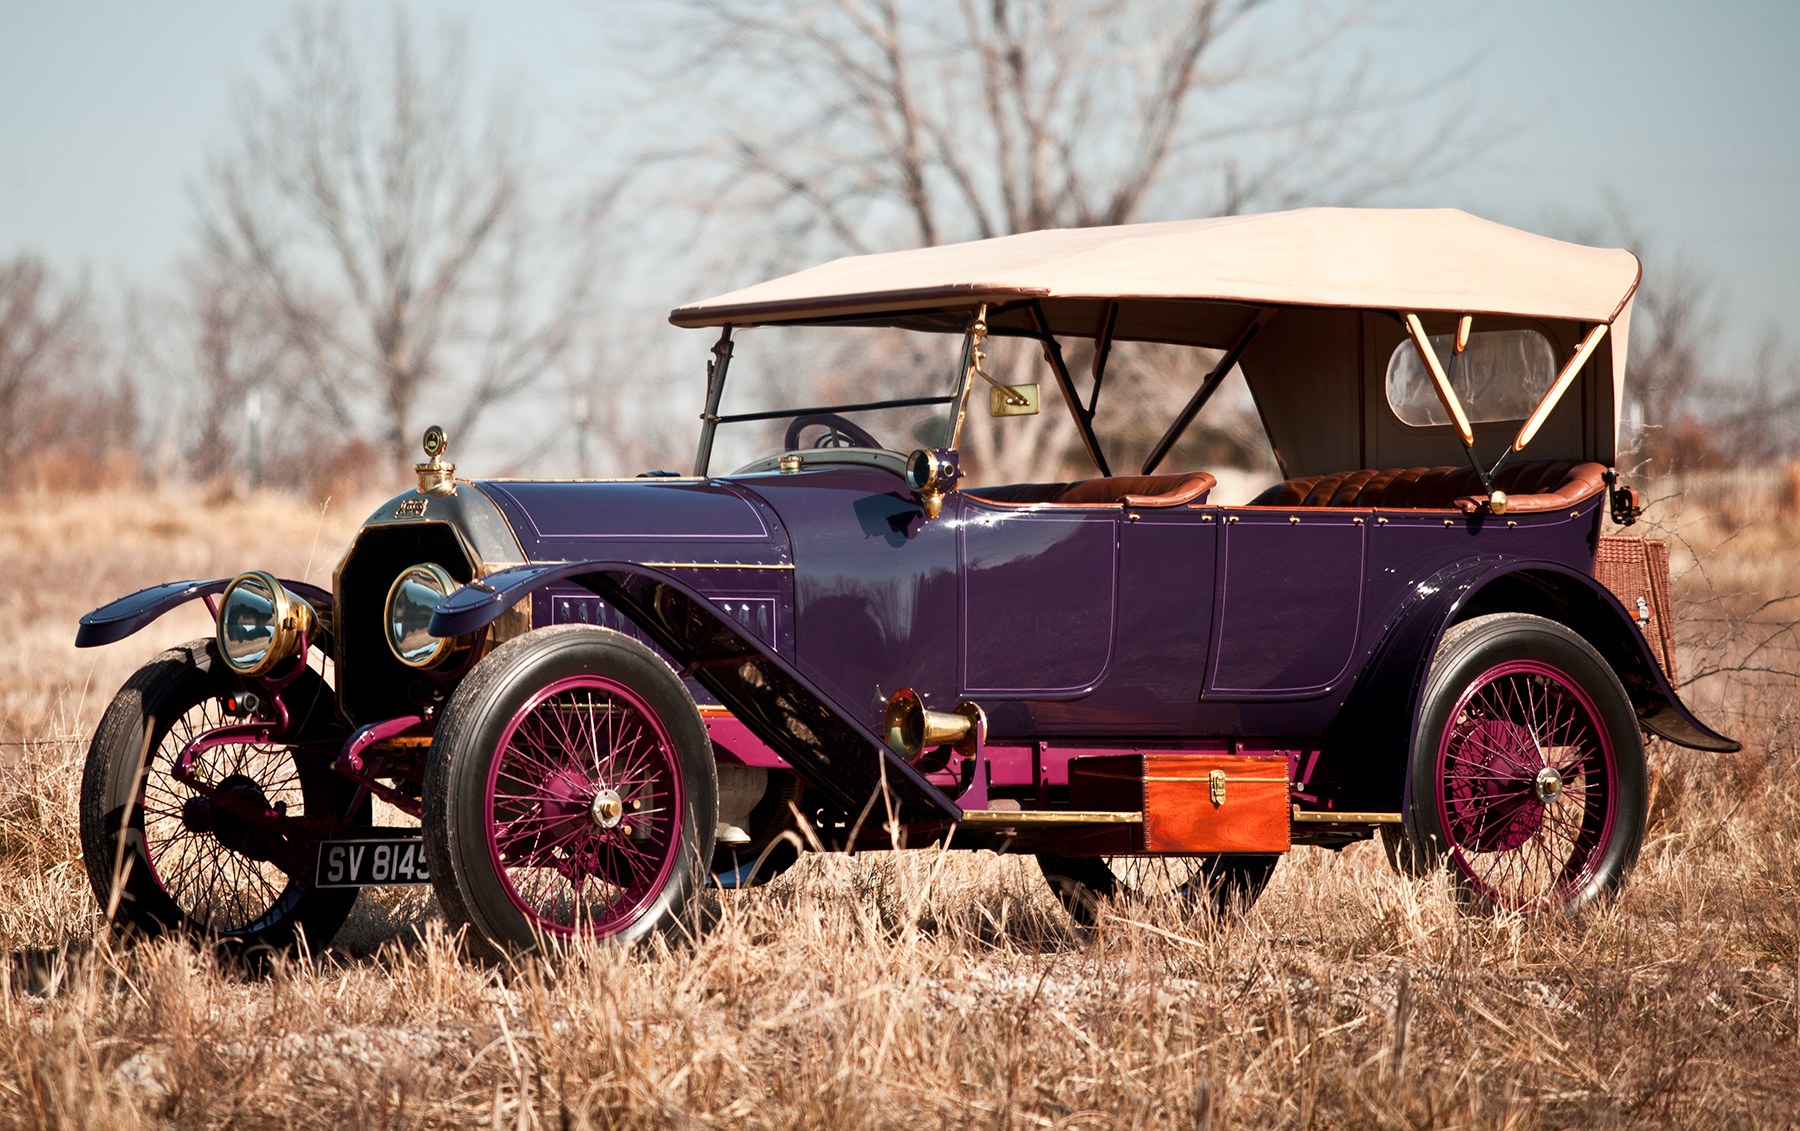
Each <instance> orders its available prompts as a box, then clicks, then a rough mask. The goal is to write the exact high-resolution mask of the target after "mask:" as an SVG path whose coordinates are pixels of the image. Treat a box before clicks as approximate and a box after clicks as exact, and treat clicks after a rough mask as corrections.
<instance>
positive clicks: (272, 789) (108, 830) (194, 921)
mask: <svg viewBox="0 0 1800 1131" xmlns="http://www.w3.org/2000/svg"><path fill="white" fill-rule="evenodd" d="M244 689H245V683H244V681H242V680H241V679H239V678H238V677H237V676H236V675H234V674H233V673H231V672H230V670H229V669H227V668H226V667H225V665H223V664H222V663H218V662H217V659H216V657H215V656H214V655H213V651H212V645H211V643H210V642H209V641H195V642H193V643H191V644H188V645H185V646H183V647H181V648H176V649H173V650H171V651H169V652H165V653H164V654H163V655H162V656H160V657H158V658H157V659H156V660H155V661H154V662H152V663H150V664H148V665H146V666H145V667H143V668H142V669H140V670H139V671H138V672H137V673H136V674H135V675H134V676H132V678H131V679H130V680H129V681H128V682H127V683H126V684H125V686H124V687H123V688H122V689H120V691H119V694H118V695H117V696H116V697H115V698H114V699H113V702H112V705H111V706H110V707H108V709H107V712H106V715H105V717H104V718H103V719H102V720H101V723H100V727H99V729H98V730H97V731H96V732H95V735H94V740H93V742H92V744H91V745H90V746H89V748H88V759H87V766H86V769H85V771H84V773H83V776H82V806H81V837H82V852H83V856H84V857H85V858H86V862H87V868H88V878H89V880H90V881H91V883H92V885H93V888H94V895H95V898H96V899H97V900H98V901H99V903H100V906H101V907H102V908H103V909H106V908H111V909H112V910H113V922H114V924H115V925H117V926H129V927H134V928H136V929H138V930H140V931H142V932H143V933H145V934H150V935H155V934H160V933H162V932H164V931H169V930H180V931H186V932H190V933H193V934H196V935H201V936H205V937H209V938H213V939H216V940H217V941H218V942H219V943H220V944H221V945H222V946H224V947H226V948H227V949H228V950H232V951H235V952H239V953H246V954H248V953H251V952H254V951H258V950H271V949H274V950H279V949H287V948H290V947H292V946H294V945H295V944H296V943H297V942H298V941H299V939H300V937H301V936H302V935H304V936H305V938H306V940H307V942H308V943H310V944H311V945H313V946H319V947H322V946H324V945H326V944H327V943H328V942H330V940H331V937H332V936H333V935H335V934H336V933H337V930H338V928H339V927H340V926H342V925H343V922H344V920H345V918H347V917H348V915H349V913H350V909H351V906H352V905H353V904H354V903H355V901H356V896H357V892H356V889H354V888H350V889H319V888H315V887H314V886H313V872H312V869H313V866H314V863H315V861H316V857H317V846H318V842H319V841H320V840H321V839H323V838H324V833H323V832H321V831H320V830H318V829H313V830H310V831H297V830H296V829H295V828H294V827H293V826H292V825H284V824H282V823H280V822H279V821H271V820H268V819H267V818H266V816H265V815H266V814H270V813H273V814H276V815H278V816H279V817H280V818H302V817H315V818H318V817H340V818H343V820H344V827H345V828H348V827H350V826H351V825H366V824H367V823H368V807H367V805H364V806H362V809H361V811H360V812H359V813H356V814H350V813H349V809H350V806H351V804H352V802H353V801H354V800H355V787H354V786H353V785H351V783H350V782H348V781H346V780H345V779H343V778H342V777H340V776H338V775H337V774H335V773H333V772H331V770H330V768H329V762H330V759H331V757H332V755H333V754H334V753H335V752H336V750H337V747H338V745H339V744H340V743H341V742H342V739H343V733H342V728H341V727H339V726H337V725H336V724H335V723H334V722H333V721H332V711H331V701H330V691H329V689H328V688H327V687H326V686H325V683H324V681H323V680H321V679H320V678H319V677H318V676H317V675H315V674H313V673H311V672H307V673H305V674H303V675H302V676H301V677H300V678H299V679H297V680H296V681H295V682H294V683H293V684H291V685H289V687H288V688H287V689H286V691H285V692H284V695H283V697H284V700H285V701H286V702H287V704H288V706H289V710H290V714H291V717H292V719H293V733H294V741H293V742H292V743H285V744H284V743H233V744H228V745H223V746H216V747H212V748H210V749H208V750H206V751H203V752H202V753H201V754H200V756H199V757H198V758H197V759H196V761H195V764H194V775H193V776H194V777H195V778H196V779H197V780H198V781H199V782H201V783H204V784H205V785H207V786H210V787H211V790H210V791H208V790H202V789H198V788H195V787H194V786H192V785H189V784H186V783H184V782H181V781H178V780H177V779H176V778H175V777H174V775H173V773H172V770H173V768H174V764H175V759H176V757H177V755H178V754H179V753H180V752H181V750H182V748H183V747H185V746H186V745H187V744H188V743H189V742H190V741H191V740H193V739H194V738H195V737H197V736H199V735H201V734H203V733H205V732H207V731H209V730H213V729H215V728H218V727H222V726H227V725H231V724H234V723H240V722H243V721H245V720H243V719H241V718H234V717H231V716H228V715H227V714H226V713H225V710H224V707H223V705H222V703H221V699H222V698H223V697H224V696H226V695H229V694H232V693H233V692H241V691H243V690H244ZM140 757H141V758H142V765H141V766H140V764H139V760H140ZM115 893H116V894H115Z"/></svg>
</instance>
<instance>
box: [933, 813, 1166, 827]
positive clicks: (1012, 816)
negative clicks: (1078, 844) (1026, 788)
mask: <svg viewBox="0 0 1800 1131" xmlns="http://www.w3.org/2000/svg"><path fill="white" fill-rule="evenodd" d="M962 823H963V824H965V825H996V826H1004V827H1007V828H1012V827H1014V826H1017V825H1141V824H1143V823H1144V815H1143V814H1142V813H1128V812H1120V811H1118V810H1114V809H1099V810H1088V811H1082V810H1079V809H965V810H963V815H962Z"/></svg>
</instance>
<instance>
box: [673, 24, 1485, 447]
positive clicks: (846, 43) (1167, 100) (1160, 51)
mask: <svg viewBox="0 0 1800 1131" xmlns="http://www.w3.org/2000/svg"><path fill="white" fill-rule="evenodd" d="M670 6H671V7H672V8H673V9H674V15H673V16H672V18H671V19H670V21H669V24H670V26H671V28H672V30H671V31H670V32H668V34H667V35H666V36H665V37H664V42H666V43H671V44H674V45H676V46H675V48H674V49H673V50H674V55H673V57H671V58H669V60H668V67H669V72H670V73H675V72H679V73H681V74H683V75H688V76H695V75H698V76H709V75H710V76H714V77H715V78H716V79H717V81H718V82H719V83H720V84H726V85H728V87H729V89H728V90H727V91H725V92H724V93H723V97H722V98H721V100H720V102H719V103H718V104H717V107H718V108H717V109H715V111H714V112H712V113H710V114H707V115H704V116H702V117H701V119H700V129H702V130H703V131H704V132H705V136H704V137H703V138H702V139H700V140H699V141H697V142H696V143H695V148H694V150H693V151H691V152H688V153H684V154H681V155H682V156H684V157H686V158H688V160H686V161H685V162H684V165H683V167H684V168H686V169H690V170H692V169H695V168H707V167H710V168H711V169H712V170H713V172H712V174H711V175H710V176H709V177H704V178H700V180H699V183H700V184H701V185H702V186H703V188H702V192H701V194H700V195H699V196H697V197H695V198H694V201H693V203H694V204H695V205H696V206H697V208H698V210H699V211H701V212H703V213H704V214H706V215H708V216H712V215H716V214H717V213H718V211H719V210H720V209H729V210H730V211H732V212H733V213H739V212H742V213H749V214H753V215H755V216H756V217H757V223H758V224H759V229H758V230H759V233H760V234H761V235H762V236H764V237H769V236H770V235H771V230H770V226H771V225H774V232H773V238H765V239H763V240H762V242H760V243H759V244H758V245H757V249H758V251H760V252H762V253H763V254H762V255H761V256H760V257H755V256H753V261H752V262H751V263H749V264H747V265H746V266H747V267H748V268H749V269H751V270H755V271H759V272H760V271H769V270H779V269H786V268H789V267H792V266H794V265H795V264H794V260H795V259H796V258H797V257H808V258H810V257H813V256H816V255H818V254H821V253H823V252H832V251H835V252H845V251H847V252H853V253H856V252H864V251H869V250H877V249H882V248H888V247H895V246H906V245H914V244H936V243H940V242H949V241H954V240H962V239H973V238H983V237H989V236H997V235H1004V234H1008V233H1012V232H1019V231H1026V230H1032V229H1039V228H1048V227H1065V226H1086V225H1099V224H1123V223H1129V222H1133V221H1138V220H1144V219H1151V218H1159V217H1167V216H1199V215H1209V214H1221V213H1231V212H1236V211H1239V210H1242V209H1244V208H1247V207H1251V206H1259V207H1269V206H1285V205H1291V204H1294V203H1296V202H1300V201H1306V202H1309V203H1352V202H1355V201H1358V200H1361V199H1365V198H1367V197H1368V196H1369V195H1371V194H1372V193H1375V192H1377V191H1379V190H1381V189H1384V188H1387V187H1389V186H1392V185H1395V184H1399V183H1415V182H1416V181H1417V180H1419V179H1421V178H1422V177H1425V176H1427V175H1429V174H1430V173H1431V172H1432V171H1434V170H1438V169H1441V168H1443V167H1444V165H1445V164H1447V163H1448V162H1451V161H1454V160H1455V159H1456V158H1457V156H1458V155H1459V154H1461V153H1464V152H1466V148H1465V146H1466V145H1467V144H1470V143H1469V142H1467V141H1465V142H1464V143H1463V144H1459V145H1447V144H1445V140H1446V139H1445V132H1446V131H1447V130H1448V128H1449V125H1448V124H1449V123H1451V122H1453V121H1455V120H1456V118H1457V113H1456V108H1455V107H1452V106H1446V107H1445V111H1446V113H1445V116H1444V117H1443V118H1442V119H1441V121H1442V122H1443V123H1445V125H1443V126H1442V127H1439V128H1437V129H1432V130H1426V131H1420V130H1418V129H1417V128H1411V129H1408V128H1404V127H1403V126H1400V125H1397V124H1396V115H1395V114H1394V113H1393V111H1395V110H1396V109H1397V107H1398V106H1399V105H1400V104H1401V103H1404V102H1407V101H1408V100H1409V99H1410V98H1412V97H1413V96H1415V95H1417V94H1419V93H1420V92H1421V91H1423V90H1425V89H1427V88H1428V87H1429V84H1430V83H1431V82H1432V79H1433V77H1434V76H1432V75H1430V74H1429V73H1426V74H1420V73H1419V71H1418V70H1417V69H1416V68H1409V69H1405V70H1402V69H1398V68H1390V73H1411V74H1413V75H1414V76H1415V77H1416V79H1417V80H1418V81H1419V82H1421V84H1425V85H1422V86H1421V87H1419V88H1416V89H1413V90H1392V89H1382V88H1380V86H1379V84H1377V83H1375V82H1374V81H1373V80H1372V79H1371V77H1370V70H1371V68H1370V65H1369V60H1368V59H1367V58H1365V57H1364V56H1363V54H1362V53H1361V52H1360V50H1359V49H1358V47H1357V43H1358V36H1360V35H1361V34H1362V32H1363V29H1364V28H1365V26H1366V25H1367V24H1368V23H1369V20H1370V17H1371V15H1372V14H1373V13H1374V12H1376V11H1377V10H1378V9H1380V8H1383V7H1386V6H1387V5H1385V4H1382V3H1379V2H1364V3H1360V4H1350V5H1326V4H1311V3H1306V2H1304V0H1290V2H1286V3H1274V2H1270V0H906V2H905V3H902V2H901V0H771V2H769V3H764V4H756V5H745V4H739V3H734V2H732V0H672V3H671V5H670ZM659 30H660V26H659ZM664 77H665V78H666V77H667V75H666V74H665V76H664ZM688 81H689V82H690V84H691V83H692V81H693V80H692V79H689V80H688ZM1433 93H1434V94H1436V95H1438V96H1440V97H1441V96H1442V94H1443V90H1442V88H1441V87H1439V88H1437V89H1435V90H1434V91H1433ZM682 113H683V116H684V117H686V118H688V119H689V120H692V119H693V117H694V115H693V108H692V106H691V105H690V104H687V103H684V104H683V106H682ZM1464 136H1465V137H1466V136H1467V135H1464ZM1073 360H1076V361H1079V360H1080V359H1079V358H1076V359H1073ZM1027 432H1031V433H1035V434H1037V435H1039V436H1043V434H1044V433H1045V430H1043V429H1025V430H1020V429H1008V430H1005V431H1003V432H992V433H989V432H984V431H982V430H980V429H977V430H976V431H975V432H974V433H972V434H971V436H970V439H971V441H972V444H973V446H974V448H975V449H977V451H976V452H975V453H974V454H976V455H977V456H978V457H980V456H987V457H990V458H997V457H999V456H1000V455H1001V454H1002V453H1001V452H999V451H998V450H997V449H996V450H994V451H982V450H981V449H983V448H984V447H990V446H993V445H997V444H998V443H999V442H1000V440H1001V438H1002V437H1006V438H1008V439H1009V440H1010V439H1014V438H1020V439H1022V438H1023V437H1024V436H1025V435H1026V433H1027ZM1066 439H1067V437H1057V436H1049V437H1048V438H1047V439H1046V440H1045V441H1044V442H1042V443H1039V444H1037V445H1036V450H1033V451H1023V452H1019V451H1014V452H1008V453H1005V454H1006V456H1007V457H1008V458H1007V461H1006V462H1008V463H1010V464H1012V465H1013V466H1014V468H1015V469H1016V470H1018V471H1020V472H1022V473H1025V474H1033V473H1041V472H1043V471H1045V470H1046V469H1047V468H1049V467H1050V466H1052V465H1053V464H1054V463H1055V462H1056V461H1058V460H1059V459H1060V457H1061V447H1062V445H1063V443H1064V442H1065V441H1066Z"/></svg>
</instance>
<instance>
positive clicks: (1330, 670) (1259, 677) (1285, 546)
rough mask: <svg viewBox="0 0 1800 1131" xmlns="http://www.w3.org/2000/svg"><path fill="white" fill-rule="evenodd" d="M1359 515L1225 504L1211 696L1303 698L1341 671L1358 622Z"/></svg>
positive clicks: (1362, 516)
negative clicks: (1226, 505)
mask: <svg viewBox="0 0 1800 1131" xmlns="http://www.w3.org/2000/svg"><path fill="white" fill-rule="evenodd" d="M1367 532H1368V520H1367V516H1366V513H1358V512H1355V511H1347V510H1343V509H1334V508H1311V509H1307V508H1293V509H1288V508H1281V507H1231V508H1225V509H1224V510H1223V529H1222V531H1221V536H1220V540H1219V586H1218V593H1217V603H1216V605H1215V612H1214V623H1215V625H1216V626H1217V641H1218V643H1217V646H1216V648H1215V649H1214V654H1213V661H1212V668H1211V672H1210V674H1209V676H1208V679H1207V688H1206V694H1207V696H1208V698H1212V699H1226V700H1231V699H1306V698H1311V697H1314V696H1317V695H1321V694H1324V693H1325V692H1326V691H1328V690H1330V689H1331V688H1332V687H1334V686H1335V685H1336V684H1337V683H1338V681H1339V680H1340V679H1341V678H1342V677H1343V675H1344V673H1345V669H1347V668H1348V667H1349V665H1350V660H1351V657H1352V655H1353V653H1354V651H1355V648H1356V641H1357V632H1358V629H1359V628H1360V626H1361V620H1362V592H1363V568H1364V553H1365V539H1366V536H1367Z"/></svg>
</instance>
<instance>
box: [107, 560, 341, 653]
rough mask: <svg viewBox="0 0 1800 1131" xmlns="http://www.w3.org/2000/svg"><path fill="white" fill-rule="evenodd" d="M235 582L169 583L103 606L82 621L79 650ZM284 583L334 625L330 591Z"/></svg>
mask: <svg viewBox="0 0 1800 1131" xmlns="http://www.w3.org/2000/svg"><path fill="white" fill-rule="evenodd" d="M232 580H233V578H231V577H215V578H213V579H212V580H210V581H166V582H164V583H163V584H161V585H152V586H150V587H149V588H148V589H139V590H138V591H137V592H136V593H131V594H127V595H126V596H124V597H120V598H119V599H118V600H116V601H111V602H109V603H107V604H104V605H101V606H100V607H99V608H97V609H95V610H94V611H93V612H91V613H89V614H87V615H86V616H84V617H82V618H81V624H80V626H79V627H78V628H76V630H75V647H77V648H97V647H99V646H100V645H102V644H112V643H114V642H115V641H119V640H123V639H125V638H126V637H127V636H130V635H131V634H132V633H134V632H137V631H138V630H139V629H141V628H143V627H144V626H145V625H147V624H149V623H150V622H151V621H153V620H155V619H156V618H157V617H160V616H162V615H163V614H164V613H166V612H168V611H169V610H170V609H173V608H175V607H176V606H177V605H185V604H187V603H188V602H189V601H193V600H196V599H199V598H203V597H213V596H216V595H218V594H220V593H223V592H224V591H225V587H226V586H227V585H230V584H231V582H232ZM280 581H281V584H282V585H284V586H286V587H287V589H288V590H289V591H290V592H292V593H294V594H295V595H296V596H299V597H304V598H305V599H306V601H307V603H308V604H310V605H312V607H313V610H314V611H315V612H317V613H318V614H319V617H320V619H321V620H324V621H325V622H327V623H329V622H330V620H331V593H330V592H329V591H327V590H324V589H320V588H319V587H318V586H316V585H308V584H307V583H306V582H304V581H291V580H289V579H288V578H285V577H284V578H281V579H280Z"/></svg>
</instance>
